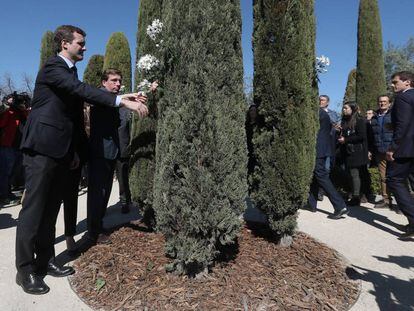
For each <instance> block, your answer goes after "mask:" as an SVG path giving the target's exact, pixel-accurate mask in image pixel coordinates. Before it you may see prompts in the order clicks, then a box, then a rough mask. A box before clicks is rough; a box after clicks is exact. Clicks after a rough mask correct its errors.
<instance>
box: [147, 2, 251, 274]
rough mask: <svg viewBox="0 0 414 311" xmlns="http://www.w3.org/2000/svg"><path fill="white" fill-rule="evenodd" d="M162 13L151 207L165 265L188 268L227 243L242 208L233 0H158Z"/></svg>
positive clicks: (201, 265)
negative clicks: (163, 55)
mask: <svg viewBox="0 0 414 311" xmlns="http://www.w3.org/2000/svg"><path fill="white" fill-rule="evenodd" d="M163 20H164V22H165V28H166V36H165V50H166V51H167V53H166V58H165V59H166V62H165V64H166V66H165V67H166V70H167V71H166V75H165V83H164V86H165V87H164V96H163V98H162V99H161V100H160V103H159V109H158V112H159V123H158V132H157V149H156V176H155V180H154V209H155V212H156V219H157V228H158V229H159V230H160V231H161V232H162V233H163V234H164V236H165V239H166V253H167V255H168V256H170V257H172V258H174V262H173V264H171V265H170V266H168V267H167V269H168V270H169V271H176V272H177V273H185V274H188V275H195V274H198V273H200V272H205V271H207V270H208V268H209V267H211V266H212V265H213V263H214V260H215V259H216V258H217V256H218V255H219V253H220V251H221V250H222V247H223V246H225V245H231V244H233V243H235V241H236V238H237V235H238V232H239V230H240V228H241V224H242V221H241V215H242V213H243V211H244V209H245V203H244V200H245V198H246V195H247V183H246V164H247V157H246V153H247V152H246V135H245V131H244V119H245V109H246V102H245V99H244V94H243V64H242V52H241V16H240V3H239V1H217V0H213V1H211V0H210V1H207V0H201V1H191V0H182V1H174V0H164V9H163Z"/></svg>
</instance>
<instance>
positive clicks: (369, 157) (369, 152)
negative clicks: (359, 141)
mask: <svg viewBox="0 0 414 311" xmlns="http://www.w3.org/2000/svg"><path fill="white" fill-rule="evenodd" d="M368 160H370V161H371V160H372V153H371V151H368Z"/></svg>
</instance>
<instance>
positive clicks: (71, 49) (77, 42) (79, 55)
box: [62, 32, 86, 62]
mask: <svg viewBox="0 0 414 311" xmlns="http://www.w3.org/2000/svg"><path fill="white" fill-rule="evenodd" d="M73 36H74V38H73V40H72V42H68V41H66V40H63V43H62V50H63V51H65V52H66V54H67V56H69V58H70V59H71V60H73V61H74V62H77V61H80V60H82V59H83V52H85V51H86V47H85V43H86V42H85V37H84V36H82V35H81V34H79V33H77V32H74V33H73Z"/></svg>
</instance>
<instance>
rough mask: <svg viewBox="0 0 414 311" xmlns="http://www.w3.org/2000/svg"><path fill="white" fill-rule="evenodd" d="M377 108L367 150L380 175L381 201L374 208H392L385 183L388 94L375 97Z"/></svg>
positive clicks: (388, 140) (389, 130)
mask: <svg viewBox="0 0 414 311" xmlns="http://www.w3.org/2000/svg"><path fill="white" fill-rule="evenodd" d="M377 101H378V110H377V112H376V113H375V114H374V116H373V117H372V119H371V123H370V127H369V129H370V130H369V135H370V136H371V137H370V138H369V139H368V143H369V152H370V154H371V155H372V156H373V157H374V159H375V161H376V163H377V164H378V170H379V174H380V176H381V181H380V182H381V195H382V197H383V201H382V202H379V203H377V204H375V208H386V207H389V208H392V202H391V196H390V193H389V191H388V189H387V185H386V179H385V177H386V175H385V173H386V169H387V160H386V158H385V153H386V151H387V150H388V147H389V146H390V144H391V142H392V135H393V131H392V121H391V109H390V108H391V103H390V97H389V96H388V95H380V96H378V98H377Z"/></svg>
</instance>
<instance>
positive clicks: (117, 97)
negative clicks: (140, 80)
mask: <svg viewBox="0 0 414 311" xmlns="http://www.w3.org/2000/svg"><path fill="white" fill-rule="evenodd" d="M121 99H122V96H120V95H117V96H116V100H115V105H114V106H115V107H119V106H121Z"/></svg>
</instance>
